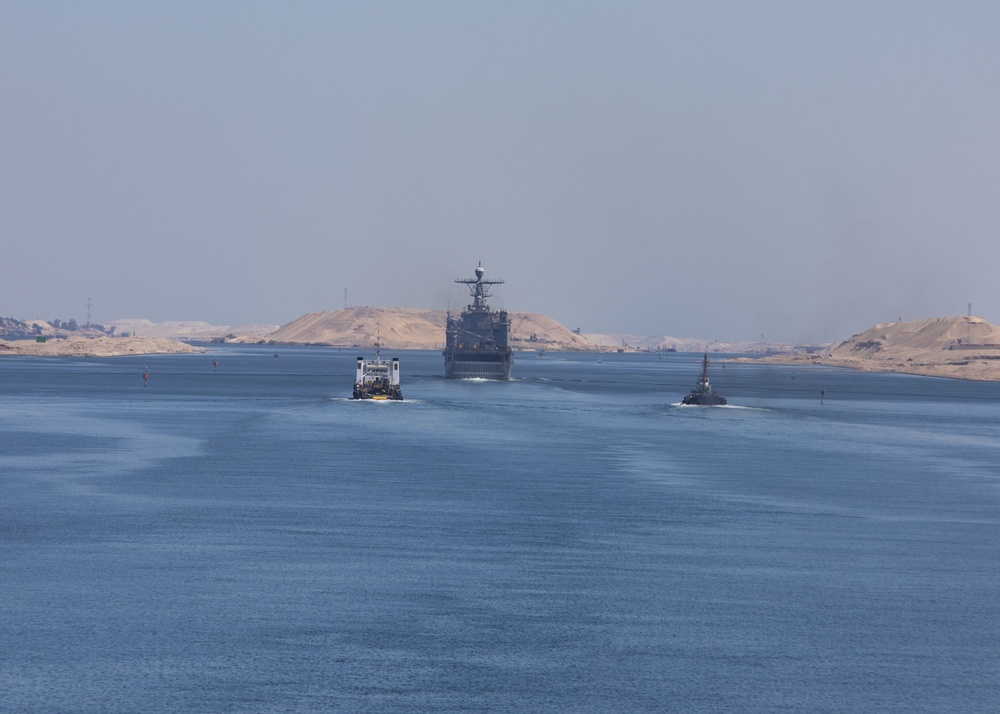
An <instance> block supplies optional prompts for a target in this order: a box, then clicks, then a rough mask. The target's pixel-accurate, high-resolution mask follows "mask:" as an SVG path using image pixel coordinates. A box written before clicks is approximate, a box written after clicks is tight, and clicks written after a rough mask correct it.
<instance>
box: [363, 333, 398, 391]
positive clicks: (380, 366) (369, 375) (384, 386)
mask: <svg viewBox="0 0 1000 714" xmlns="http://www.w3.org/2000/svg"><path fill="white" fill-rule="evenodd" d="M353 398H354V399H377V400H379V401H382V400H390V399H391V400H393V401H400V400H402V399H403V393H402V392H401V391H400V390H399V359H398V358H396V357H393V358H392V364H390V363H389V362H386V361H385V360H383V359H382V354H381V345H379V343H378V340H376V341H375V359H374V360H371V361H367V362H366V361H365V358H364V357H358V375H357V377H356V378H355V380H354V397H353Z"/></svg>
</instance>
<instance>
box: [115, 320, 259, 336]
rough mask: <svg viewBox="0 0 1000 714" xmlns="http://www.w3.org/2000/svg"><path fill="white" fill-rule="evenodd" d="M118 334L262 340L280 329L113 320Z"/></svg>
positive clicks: (206, 323) (177, 321)
mask: <svg viewBox="0 0 1000 714" xmlns="http://www.w3.org/2000/svg"><path fill="white" fill-rule="evenodd" d="M109 327H114V328H115V330H116V331H117V332H118V334H124V333H126V332H127V333H129V334H132V335H138V336H139V337H166V338H168V339H171V340H205V341H208V340H215V339H220V338H223V337H226V336H229V335H246V336H256V337H257V339H260V337H261V336H263V335H268V334H270V333H272V332H274V331H275V330H277V329H278V326H277V325H213V324H211V323H209V322H201V321H179V320H173V321H168V322H152V321H151V320H145V319H134V318H129V319H121V320H113V321H112V322H110V323H109Z"/></svg>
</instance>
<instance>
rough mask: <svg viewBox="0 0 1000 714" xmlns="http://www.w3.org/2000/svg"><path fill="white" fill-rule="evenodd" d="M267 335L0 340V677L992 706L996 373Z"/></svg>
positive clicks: (753, 707)
mask: <svg viewBox="0 0 1000 714" xmlns="http://www.w3.org/2000/svg"><path fill="white" fill-rule="evenodd" d="M275 354H276V353H275V351H274V349H271V348H268V349H264V348H256V347H251V348H235V347H225V348H218V349H216V348H213V349H212V351H210V352H208V353H206V354H205V355H195V356H161V357H141V358H116V359H107V360H70V359H44V360H43V359H31V358H4V359H2V360H0V489H2V490H0V496H2V499H0V602H2V609H0V709H2V710H3V711H11V712H157V711H176V712H326V711H362V712H366V711H367V712H405V711H413V712H431V711H512V712H513V711H543V712H563V711H565V712H610V711H621V712H642V711H678V712H702V711H704V712H709V711H727V710H729V711H768V712H770V711H844V712H856V711H898V712H914V711H929V712H943V711H963V712H968V711H980V712H982V711H998V710H1000V567H998V565H1000V467H998V464H1000V440H998V426H1000V385H990V384H976V383H965V382H957V381H949V380H938V379H930V378H918V377H907V376H899V375H870V374H853V373H847V372H839V371H835V370H825V369H802V368H798V369H795V370H793V369H791V368H788V367H773V366H758V365H736V364H730V365H726V366H725V368H723V366H722V364H720V363H716V364H715V365H713V383H714V384H715V386H716V388H717V389H718V390H719V391H720V392H722V393H723V394H725V395H726V396H727V397H729V399H730V402H731V403H732V404H735V405H739V406H737V407H734V408H727V407H724V408H699V407H677V406H673V405H672V403H676V402H678V401H679V400H680V398H681V396H683V394H684V393H686V392H687V391H688V389H689V388H691V387H692V386H694V382H695V379H696V377H697V374H698V370H699V367H700V365H699V360H700V356H699V355H686V354H672V355H664V356H663V357H662V359H658V358H657V356H656V355H610V356H609V355H605V356H603V357H601V361H600V362H599V361H598V358H597V357H596V356H594V355H549V356H547V357H545V358H538V357H535V356H534V355H522V356H519V357H518V359H517V363H516V364H515V367H514V372H515V375H516V377H517V379H515V380H514V381H512V382H509V383H491V382H466V381H459V382H455V381H448V380H445V379H443V378H442V377H441V375H442V373H443V366H442V358H441V357H440V355H439V354H438V353H434V352H404V353H400V354H399V356H400V357H401V361H402V372H403V379H404V382H403V392H404V395H405V396H406V397H407V401H405V402H402V403H370V402H369V403H360V402H353V401H350V400H348V399H345V397H347V396H349V395H350V392H351V386H352V381H353V374H354V357H355V353H354V352H351V351H342V352H339V351H337V350H332V349H322V348H295V349H293V348H282V349H280V350H278V352H277V354H278V357H277V358H275V357H274V355H275ZM216 359H217V360H218V363H219V365H218V369H217V370H216V369H213V366H212V362H213V360H216ZM144 368H148V370H149V374H150V378H149V384H148V386H147V387H144V386H143V380H142V373H143V370H144ZM821 389H826V397H825V398H824V400H823V403H822V404H821V403H820V390H821Z"/></svg>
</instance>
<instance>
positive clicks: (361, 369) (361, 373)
mask: <svg viewBox="0 0 1000 714" xmlns="http://www.w3.org/2000/svg"><path fill="white" fill-rule="evenodd" d="M364 376H365V360H364V357H358V376H357V377H356V378H355V380H354V381H355V382H360V381H361V379H362V378H363V377H364Z"/></svg>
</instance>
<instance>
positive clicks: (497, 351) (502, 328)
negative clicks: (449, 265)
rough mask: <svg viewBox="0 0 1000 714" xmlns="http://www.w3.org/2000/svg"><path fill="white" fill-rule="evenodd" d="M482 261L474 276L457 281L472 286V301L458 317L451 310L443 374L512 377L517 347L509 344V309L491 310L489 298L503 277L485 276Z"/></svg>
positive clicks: (475, 376)
mask: <svg viewBox="0 0 1000 714" xmlns="http://www.w3.org/2000/svg"><path fill="white" fill-rule="evenodd" d="M485 274H486V270H485V269H484V268H483V264H482V263H480V264H479V265H478V266H477V267H476V277H475V278H464V279H463V278H459V279H457V280H456V281H455V282H456V283H462V284H464V285H467V286H468V287H469V293H470V294H471V295H472V303H471V304H470V305H467V306H466V307H465V309H464V310H462V314H461V315H459V316H458V317H455V316H453V315H452V314H451V311H449V312H448V319H447V326H446V328H445V348H444V376H445V377H448V378H451V379H469V378H480V379H510V368H511V365H512V364H513V363H514V350H513V348H512V347H511V346H510V322H511V321H510V318H509V317H508V316H507V311H506V310H492V309H490V306H489V304H488V303H487V302H486V298H488V297H491V295H490V291H489V289H490V286H492V285H501V284H503V280H485V279H484V278H483V276H484V275H485Z"/></svg>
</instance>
